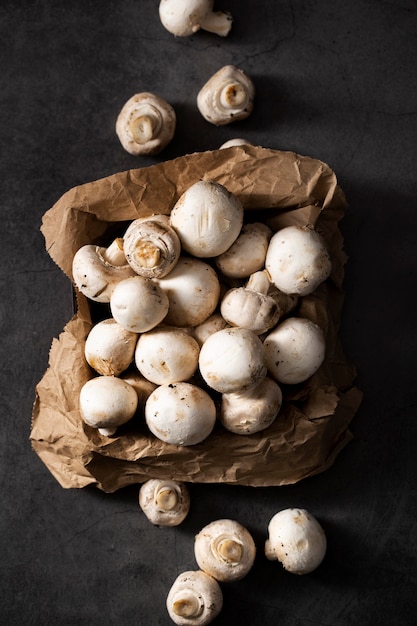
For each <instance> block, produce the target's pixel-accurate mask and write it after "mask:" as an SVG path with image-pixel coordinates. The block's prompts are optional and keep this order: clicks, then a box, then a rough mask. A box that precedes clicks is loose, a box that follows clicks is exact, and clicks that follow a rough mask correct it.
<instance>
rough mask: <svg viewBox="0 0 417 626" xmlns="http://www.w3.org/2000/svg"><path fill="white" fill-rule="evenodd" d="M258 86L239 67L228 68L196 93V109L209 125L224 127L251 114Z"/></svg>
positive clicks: (213, 77) (225, 67) (222, 70)
mask: <svg viewBox="0 0 417 626" xmlns="http://www.w3.org/2000/svg"><path fill="white" fill-rule="evenodd" d="M254 99H255V86H254V84H253V82H252V79H251V78H250V77H249V76H248V75H247V74H246V73H245V72H244V71H243V70H242V69H240V68H238V67H236V66H234V65H225V66H224V67H222V68H220V69H219V70H218V71H217V72H216V73H215V74H213V76H212V77H211V78H210V79H209V80H208V81H207V82H206V83H205V84H204V85H203V87H202V88H201V89H200V91H199V92H198V94H197V107H198V110H199V111H200V113H201V115H202V116H203V117H204V119H205V120H206V121H207V122H210V123H211V124H215V125H216V126H225V125H226V124H230V123H231V122H237V121H240V120H243V119H245V118H247V117H249V115H250V114H251V113H252V110H253V102H254Z"/></svg>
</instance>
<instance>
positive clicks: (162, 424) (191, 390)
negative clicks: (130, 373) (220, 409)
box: [145, 382, 216, 446]
mask: <svg viewBox="0 0 417 626" xmlns="http://www.w3.org/2000/svg"><path fill="white" fill-rule="evenodd" d="M145 419H146V423H147V425H148V428H149V430H150V431H151V432H152V433H153V434H154V435H155V437H158V439H161V441H164V442H166V443H172V444H175V445H178V446H192V445H195V444H197V443H200V442H201V441H203V440H204V439H206V438H207V437H208V436H209V435H210V433H211V431H212V430H213V428H214V425H215V422H216V407H215V404H214V401H213V400H212V398H211V397H210V396H209V395H208V393H207V392H206V391H204V390H203V389H201V388H200V387H198V386H197V385H194V384H191V383H187V382H179V383H172V384H169V385H160V386H159V387H157V388H156V389H155V391H153V392H152V393H151V395H150V396H149V398H148V399H147V401H146V405H145Z"/></svg>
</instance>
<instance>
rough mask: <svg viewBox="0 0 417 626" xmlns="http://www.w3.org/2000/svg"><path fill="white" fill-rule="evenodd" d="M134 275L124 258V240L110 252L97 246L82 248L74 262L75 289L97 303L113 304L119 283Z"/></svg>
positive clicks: (112, 247)
mask: <svg viewBox="0 0 417 626" xmlns="http://www.w3.org/2000/svg"><path fill="white" fill-rule="evenodd" d="M134 274H135V272H134V271H133V270H132V268H131V267H130V265H129V264H128V262H127V260H126V257H125V255H124V252H123V239H121V238H117V239H115V240H114V241H113V242H112V243H111V245H110V246H109V247H108V248H105V247H103V246H96V245H94V244H86V245H84V246H81V248H79V249H78V250H77V252H76V253H75V255H74V259H73V261H72V276H73V280H74V283H75V286H76V287H77V288H78V289H79V291H81V293H83V294H84V295H85V296H86V297H87V298H89V299H90V300H93V301H95V302H106V303H108V302H110V297H111V294H112V292H113V289H114V287H115V286H116V285H117V283H119V282H120V281H121V280H124V279H125V278H129V276H134Z"/></svg>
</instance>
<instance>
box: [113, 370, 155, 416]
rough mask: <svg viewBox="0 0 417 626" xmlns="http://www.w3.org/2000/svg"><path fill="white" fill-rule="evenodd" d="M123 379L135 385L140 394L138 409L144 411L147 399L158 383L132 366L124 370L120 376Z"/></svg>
mask: <svg viewBox="0 0 417 626" xmlns="http://www.w3.org/2000/svg"><path fill="white" fill-rule="evenodd" d="M120 378H122V380H124V381H126V382H127V383H129V385H131V387H133V389H134V390H135V391H136V394H137V396H138V409H140V410H141V411H142V412H143V411H144V409H145V404H146V400H147V399H148V398H149V396H150V395H151V393H152V391H154V390H155V389H156V388H157V386H158V385H156V384H155V383H152V382H151V381H150V380H148V379H147V378H145V377H144V376H142V374H140V373H139V372H138V371H137V370H136V369H133V368H130V369H128V370H127V371H126V372H123V373H122V374H121V376H120Z"/></svg>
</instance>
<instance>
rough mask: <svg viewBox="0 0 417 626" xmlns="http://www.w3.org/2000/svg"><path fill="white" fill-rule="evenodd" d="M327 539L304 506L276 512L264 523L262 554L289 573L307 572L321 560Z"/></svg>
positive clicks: (313, 568) (324, 552) (314, 567)
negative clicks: (265, 530)
mask: <svg viewBox="0 0 417 626" xmlns="http://www.w3.org/2000/svg"><path fill="white" fill-rule="evenodd" d="M326 550H327V540H326V535H325V533H324V530H323V528H322V527H321V525H320V524H319V522H318V521H317V519H316V518H315V517H314V516H313V515H311V513H309V512H308V511H306V510H305V509H297V508H289V509H284V510H282V511H279V512H278V513H276V514H275V515H274V516H273V517H272V519H271V520H270V522H269V525H268V539H267V540H266V542H265V556H266V557H267V559H269V560H271V561H272V560H278V561H280V563H281V564H282V566H283V567H284V568H285V569H286V570H287V571H288V572H290V573H292V574H309V573H310V572H312V571H313V570H315V569H316V568H317V567H318V566H319V565H320V563H321V562H322V561H323V559H324V557H325V554H326Z"/></svg>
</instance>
